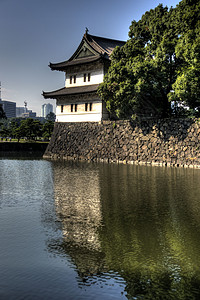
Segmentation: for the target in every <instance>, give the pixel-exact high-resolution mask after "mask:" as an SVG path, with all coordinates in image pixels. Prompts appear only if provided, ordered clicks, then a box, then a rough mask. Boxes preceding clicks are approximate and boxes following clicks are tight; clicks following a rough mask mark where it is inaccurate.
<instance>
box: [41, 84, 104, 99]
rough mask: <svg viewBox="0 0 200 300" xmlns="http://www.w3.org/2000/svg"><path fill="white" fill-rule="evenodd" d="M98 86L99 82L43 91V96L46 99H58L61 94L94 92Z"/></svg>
mask: <svg viewBox="0 0 200 300" xmlns="http://www.w3.org/2000/svg"><path fill="white" fill-rule="evenodd" d="M98 86H99V84H93V85H83V86H77V87H70V88H62V89H59V90H56V91H52V92H43V97H44V98H46V99H48V98H52V99H56V98H57V97H60V96H68V95H77V94H84V93H93V92H96V91H97V89H98Z"/></svg>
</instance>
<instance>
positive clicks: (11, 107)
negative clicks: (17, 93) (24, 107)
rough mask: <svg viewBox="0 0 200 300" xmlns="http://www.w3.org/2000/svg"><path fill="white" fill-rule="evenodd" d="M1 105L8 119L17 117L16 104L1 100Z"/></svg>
mask: <svg viewBox="0 0 200 300" xmlns="http://www.w3.org/2000/svg"><path fill="white" fill-rule="evenodd" d="M0 104H1V105H2V107H3V110H4V112H5V114H6V117H7V118H15V117H16V102H12V101H7V100H0Z"/></svg>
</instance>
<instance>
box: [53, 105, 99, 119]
mask: <svg viewBox="0 0 200 300" xmlns="http://www.w3.org/2000/svg"><path fill="white" fill-rule="evenodd" d="M77 105H78V106H77V112H71V104H68V105H64V106H63V112H62V113H61V106H60V105H58V106H57V107H56V121H57V122H99V121H101V120H102V102H93V103H92V111H85V103H78V104H77Z"/></svg>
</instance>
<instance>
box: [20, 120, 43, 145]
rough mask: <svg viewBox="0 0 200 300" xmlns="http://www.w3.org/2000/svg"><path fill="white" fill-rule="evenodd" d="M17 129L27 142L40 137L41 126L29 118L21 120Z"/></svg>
mask: <svg viewBox="0 0 200 300" xmlns="http://www.w3.org/2000/svg"><path fill="white" fill-rule="evenodd" d="M19 128H20V130H21V133H22V132H23V134H24V137H26V138H27V139H28V140H31V139H33V140H36V139H37V137H41V134H42V124H41V123H40V121H38V120H33V119H31V118H28V119H26V120H22V121H21V125H20V127H19Z"/></svg>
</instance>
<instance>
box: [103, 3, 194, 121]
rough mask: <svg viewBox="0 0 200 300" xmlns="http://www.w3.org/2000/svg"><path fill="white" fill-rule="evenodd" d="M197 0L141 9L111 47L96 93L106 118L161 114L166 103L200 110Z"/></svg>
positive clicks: (168, 109) (167, 109)
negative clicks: (107, 113)
mask: <svg viewBox="0 0 200 300" xmlns="http://www.w3.org/2000/svg"><path fill="white" fill-rule="evenodd" d="M199 20H200V2H199V0H182V1H181V2H180V3H179V5H177V6H176V8H170V9H168V8H167V7H163V5H162V4H159V5H158V6H157V7H156V8H155V9H151V10H150V11H147V12H146V13H145V14H144V15H143V16H142V18H141V19H140V20H139V21H138V22H136V21H133V22H132V24H131V26H130V30H129V40H128V41H127V42H126V43H125V45H124V46H123V47H121V48H119V47H116V48H115V50H114V51H113V54H112V56H111V65H110V68H109V70H108V73H107V74H106V76H105V78H104V82H103V83H102V84H101V85H100V87H99V95H100V96H101V98H102V99H103V100H104V101H105V102H106V105H107V108H108V110H109V111H110V113H111V114H115V115H117V117H119V118H127V117H130V116H135V115H153V116H167V115H169V114H170V113H171V105H170V101H175V102H178V103H180V104H183V105H188V106H189V107H190V108H193V109H197V110H198V107H199V106H200V104H199V101H200V85H199V75H200V74H199V72H200V68H199V66H200V65H199V62H200V57H199V56H200V43H199V42H200V34H199V33H200V29H199V28H200V23H199V22H200V21H199Z"/></svg>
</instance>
